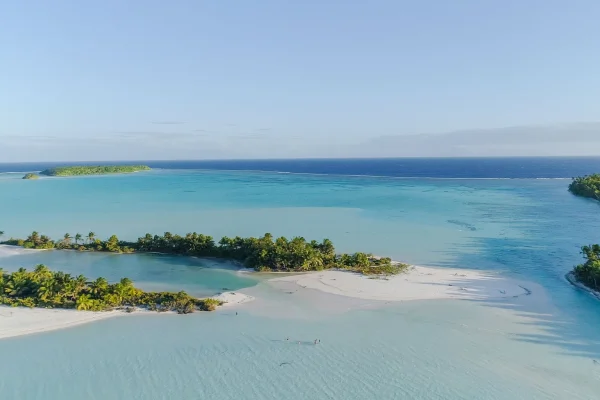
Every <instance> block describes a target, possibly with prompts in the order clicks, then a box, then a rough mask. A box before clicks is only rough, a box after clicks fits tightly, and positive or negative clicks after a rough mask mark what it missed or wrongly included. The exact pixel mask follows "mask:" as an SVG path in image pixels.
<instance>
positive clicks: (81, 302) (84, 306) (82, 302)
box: [75, 294, 94, 311]
mask: <svg viewBox="0 0 600 400" xmlns="http://www.w3.org/2000/svg"><path fill="white" fill-rule="evenodd" d="M75 304H76V305H77V309H78V310H81V311H84V310H89V309H90V308H91V307H92V305H93V304H94V302H93V301H92V299H90V296H89V295H87V294H83V295H81V296H79V297H78V298H77V301H76V303H75Z"/></svg>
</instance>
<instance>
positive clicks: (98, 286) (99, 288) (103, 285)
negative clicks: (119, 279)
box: [90, 277, 108, 296]
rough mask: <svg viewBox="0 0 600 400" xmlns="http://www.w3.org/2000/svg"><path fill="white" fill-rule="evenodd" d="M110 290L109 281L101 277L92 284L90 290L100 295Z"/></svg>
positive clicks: (95, 294)
mask: <svg viewBox="0 0 600 400" xmlns="http://www.w3.org/2000/svg"><path fill="white" fill-rule="evenodd" d="M107 290H108V281H107V280H106V279H104V278H102V277H99V278H98V279H96V280H95V281H94V282H92V283H91V285H90V291H91V293H92V294H93V295H94V296H100V295H102V294H103V293H104V292H106V291H107Z"/></svg>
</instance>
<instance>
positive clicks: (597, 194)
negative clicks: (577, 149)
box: [569, 174, 600, 200]
mask: <svg viewBox="0 0 600 400" xmlns="http://www.w3.org/2000/svg"><path fill="white" fill-rule="evenodd" d="M569 191H570V192H571V193H573V194H574V195H577V196H581V197H589V198H591V199H595V200H600V174H592V175H587V176H580V177H577V178H573V182H571V184H570V185H569Z"/></svg>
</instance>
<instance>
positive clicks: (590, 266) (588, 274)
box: [573, 244, 600, 291]
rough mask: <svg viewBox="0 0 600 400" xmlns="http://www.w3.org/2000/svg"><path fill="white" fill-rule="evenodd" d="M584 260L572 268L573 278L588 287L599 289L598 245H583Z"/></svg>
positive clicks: (599, 260)
mask: <svg viewBox="0 0 600 400" xmlns="http://www.w3.org/2000/svg"><path fill="white" fill-rule="evenodd" d="M581 253H582V254H583V257H584V258H585V262H584V263H583V264H580V265H578V266H576V267H575V268H574V269H573V274H574V275H575V278H577V280H578V281H579V282H581V283H583V284H584V285H585V286H587V287H589V288H590V289H593V290H597V291H600V245H598V244H593V245H590V246H583V247H582V248H581Z"/></svg>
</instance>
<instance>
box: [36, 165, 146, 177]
mask: <svg viewBox="0 0 600 400" xmlns="http://www.w3.org/2000/svg"><path fill="white" fill-rule="evenodd" d="M150 169H151V168H150V167H148V166H147V165H97V166H92V165H80V166H71V167H56V168H49V169H45V170H43V171H42V172H40V175H46V176H77V175H106V174H127V173H131V172H138V171H149V170H150Z"/></svg>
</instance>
